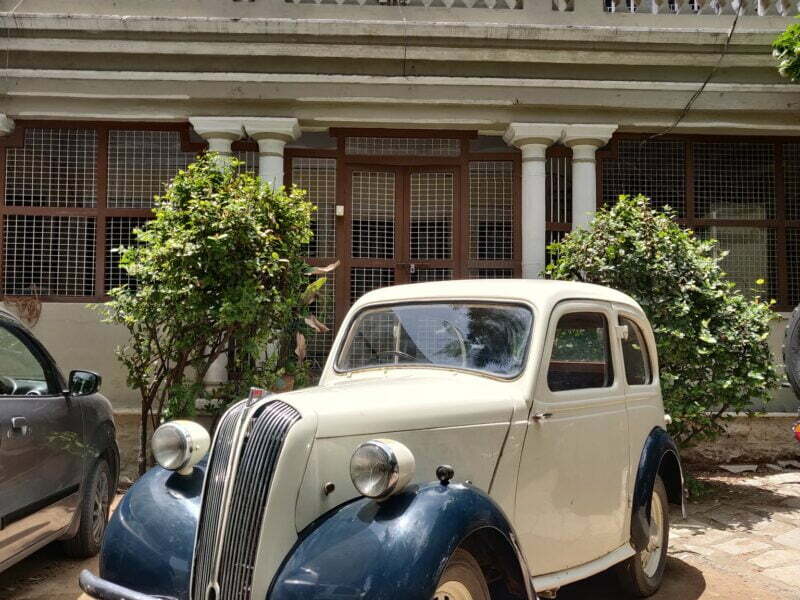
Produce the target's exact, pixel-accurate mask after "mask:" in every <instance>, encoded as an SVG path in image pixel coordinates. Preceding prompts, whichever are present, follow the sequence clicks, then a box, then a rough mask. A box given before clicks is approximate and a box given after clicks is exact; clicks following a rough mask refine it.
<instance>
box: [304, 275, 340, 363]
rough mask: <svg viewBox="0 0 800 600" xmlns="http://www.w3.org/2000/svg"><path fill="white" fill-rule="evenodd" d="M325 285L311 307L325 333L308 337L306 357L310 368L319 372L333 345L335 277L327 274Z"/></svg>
mask: <svg viewBox="0 0 800 600" xmlns="http://www.w3.org/2000/svg"><path fill="white" fill-rule="evenodd" d="M326 279H327V281H325V285H324V286H322V290H320V293H319V295H318V296H317V299H316V300H314V303H313V304H312V305H311V311H312V312H313V313H314V315H315V316H316V317H317V319H319V320H320V321H321V322H322V323H324V324H325V326H327V327H328V329H329V331H328V332H327V333H313V334H311V335H309V336H308V340H307V342H308V345H307V349H306V355H307V357H308V360H309V361H311V367H312V369H314V370H317V371H320V370H322V367H324V366H325V361H326V360H327V358H328V352H330V349H331V345H332V344H333V327H334V320H335V316H336V306H335V298H336V275H335V274H334V273H331V274H329V275H328V276H327V277H326Z"/></svg>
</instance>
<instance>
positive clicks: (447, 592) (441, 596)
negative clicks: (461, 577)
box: [433, 581, 472, 600]
mask: <svg viewBox="0 0 800 600" xmlns="http://www.w3.org/2000/svg"><path fill="white" fill-rule="evenodd" d="M433 600H472V594H470V593H469V590H468V589H467V588H466V587H465V586H464V584H462V583H459V582H458V581H448V582H446V583H443V584H441V585H440V586H439V589H437V590H436V593H435V594H434V595H433Z"/></svg>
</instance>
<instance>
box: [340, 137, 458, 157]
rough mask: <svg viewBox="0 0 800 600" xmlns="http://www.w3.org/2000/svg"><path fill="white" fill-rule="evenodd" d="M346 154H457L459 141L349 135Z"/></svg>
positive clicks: (345, 144)
mask: <svg viewBox="0 0 800 600" xmlns="http://www.w3.org/2000/svg"><path fill="white" fill-rule="evenodd" d="M344 148H345V152H346V153H347V154H356V155H364V156H459V155H460V154H461V141H460V140H458V139H445V138H388V137H349V138H347V139H346V140H345V143H344Z"/></svg>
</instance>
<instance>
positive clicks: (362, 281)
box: [350, 267, 394, 302]
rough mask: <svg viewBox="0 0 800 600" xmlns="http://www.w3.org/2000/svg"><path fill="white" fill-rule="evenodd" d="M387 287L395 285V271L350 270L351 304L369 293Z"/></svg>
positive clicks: (381, 268)
mask: <svg viewBox="0 0 800 600" xmlns="http://www.w3.org/2000/svg"><path fill="white" fill-rule="evenodd" d="M387 285H394V269H391V268H384V267H379V268H364V267H352V268H351V269H350V302H355V301H356V300H358V299H359V298H361V296H363V295H364V294H366V293H367V292H371V291H372V290H376V289H378V288H382V287H386V286H387Z"/></svg>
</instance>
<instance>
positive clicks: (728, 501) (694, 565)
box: [0, 467, 800, 600]
mask: <svg viewBox="0 0 800 600" xmlns="http://www.w3.org/2000/svg"><path fill="white" fill-rule="evenodd" d="M761 471H762V472H759V473H755V474H748V475H746V476H735V475H728V474H724V475H723V474H719V473H713V474H699V475H698V480H699V481H700V482H701V483H702V484H703V485H704V486H705V487H706V490H705V494H704V495H703V496H702V498H700V499H699V500H695V501H693V502H691V503H690V507H689V512H690V517H689V519H688V520H687V521H680V520H679V515H673V527H672V540H671V544H670V559H669V564H668V566H667V576H666V582H665V584H664V587H663V589H662V590H661V591H660V592H659V593H658V594H656V595H655V596H654V597H653V598H654V600H698V599H702V600H716V599H720V600H722V599H725V600H728V599H730V598H746V599H747V600H778V599H780V600H794V599H796V600H800V471H773V470H769V469H766V468H765V467H761ZM83 568H90V569H93V570H95V572H96V570H97V560H96V559H91V560H87V561H70V560H66V559H64V558H63V557H62V556H61V555H60V554H59V552H58V548H57V546H52V547H48V548H45V549H43V550H41V551H40V552H38V553H36V554H34V555H33V556H31V557H29V558H28V559H26V560H24V561H23V562H21V563H20V564H18V565H16V566H15V567H12V568H11V569H10V570H8V571H6V572H5V573H2V574H0V599H2V600H6V599H8V600H88V598H87V597H86V596H83V595H81V593H80V590H79V589H78V586H77V577H78V573H79V572H80V571H81V569H83ZM558 597H559V600H619V598H620V597H621V596H620V593H619V590H618V588H617V587H616V582H615V580H614V577H613V575H612V574H610V573H605V574H602V575H599V576H597V577H593V578H592V579H589V580H587V581H585V582H581V583H579V584H576V585H572V586H569V587H568V588H565V589H563V590H562V591H561V593H560V594H559V596H558Z"/></svg>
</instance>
